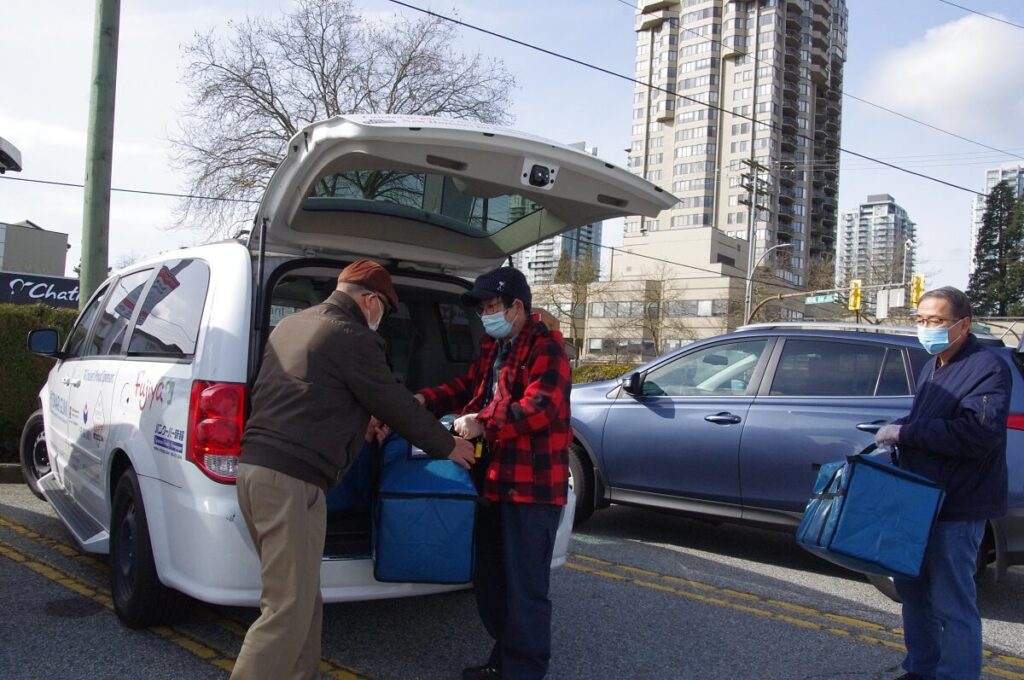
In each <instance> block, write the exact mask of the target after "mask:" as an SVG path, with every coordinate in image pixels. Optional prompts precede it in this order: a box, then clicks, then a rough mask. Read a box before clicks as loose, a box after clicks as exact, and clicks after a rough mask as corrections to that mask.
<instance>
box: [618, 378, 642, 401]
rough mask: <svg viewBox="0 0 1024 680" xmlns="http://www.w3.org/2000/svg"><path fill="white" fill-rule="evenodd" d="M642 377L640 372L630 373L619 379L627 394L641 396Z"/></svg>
mask: <svg viewBox="0 0 1024 680" xmlns="http://www.w3.org/2000/svg"><path fill="white" fill-rule="evenodd" d="M641 382H642V381H641V379H640V374H639V373H630V374H629V375H625V376H623V377H622V378H621V379H620V380H619V384H620V385H621V386H622V390H623V391H624V392H625V393H626V394H632V395H633V396H639V395H640V393H641Z"/></svg>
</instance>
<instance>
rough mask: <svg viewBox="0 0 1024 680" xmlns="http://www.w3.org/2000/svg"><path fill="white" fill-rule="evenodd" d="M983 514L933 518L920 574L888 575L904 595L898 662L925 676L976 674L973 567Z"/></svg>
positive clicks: (966, 677) (956, 679) (961, 679)
mask: <svg viewBox="0 0 1024 680" xmlns="http://www.w3.org/2000/svg"><path fill="white" fill-rule="evenodd" d="M984 533H985V522H984V521H983V520H978V521H970V522H936V524H935V528H934V529H932V534H931V537H930V538H929V541H928V549H927V550H926V551H925V555H924V564H923V565H922V566H921V575H920V576H918V577H917V578H914V579H904V578H897V579H893V580H894V581H895V584H896V590H897V591H898V592H899V594H900V597H901V598H902V599H903V640H904V642H905V643H906V646H907V657H906V659H904V660H903V668H904V669H905V670H907V671H908V672H910V673H915V674H916V675H920V676H921V677H922V678H927V680H971V679H975V678H978V677H979V676H980V675H981V615H980V614H978V601H977V593H976V591H975V586H974V572H975V567H976V564H977V558H978V546H979V545H980V544H981V538H982V536H983V535H984Z"/></svg>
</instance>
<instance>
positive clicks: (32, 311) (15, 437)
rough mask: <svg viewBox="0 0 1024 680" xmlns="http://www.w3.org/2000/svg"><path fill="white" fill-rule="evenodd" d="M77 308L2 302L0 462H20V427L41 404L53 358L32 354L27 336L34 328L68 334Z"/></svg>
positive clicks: (0, 338)
mask: <svg viewBox="0 0 1024 680" xmlns="http://www.w3.org/2000/svg"><path fill="white" fill-rule="evenodd" d="M77 314H78V313H77V311H76V310H74V309H55V308H53V307H47V306H46V305H11V304H0V356H2V357H3V361H0V385H2V386H3V389H0V462H9V463H12V462H17V460H18V442H19V441H20V439H21V429H22V428H23V427H24V426H25V421H26V420H27V419H28V417H29V415H31V414H32V412H33V411H35V410H36V409H37V408H39V390H40V389H41V388H42V386H43V384H44V383H45V382H46V374H47V373H49V371H50V368H52V367H53V360H52V359H48V358H46V357H38V356H34V355H32V354H29V351H28V348H27V347H26V342H25V338H26V336H27V335H28V332H29V331H30V330H32V329H34V328H56V329H57V330H58V331H59V332H60V337H61V339H63V338H65V337H67V334H68V331H69V330H70V328H71V324H73V323H74V321H75V317H76V316H77Z"/></svg>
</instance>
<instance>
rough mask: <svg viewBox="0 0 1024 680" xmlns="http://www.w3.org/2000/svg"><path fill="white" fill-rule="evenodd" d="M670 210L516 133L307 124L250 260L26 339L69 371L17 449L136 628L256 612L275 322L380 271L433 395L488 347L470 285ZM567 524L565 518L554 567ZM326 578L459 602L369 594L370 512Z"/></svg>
mask: <svg viewBox="0 0 1024 680" xmlns="http://www.w3.org/2000/svg"><path fill="white" fill-rule="evenodd" d="M674 201H675V199H674V198H673V197H672V196H670V195H669V194H667V193H665V192H663V191H662V190H660V189H658V188H657V187H655V186H653V185H652V184H650V183H648V182H646V181H644V180H642V179H640V178H638V177H636V176H634V175H633V174H631V173H629V172H627V171H626V170H623V169H621V168H618V167H615V166H613V165H610V164H608V163H605V162H603V161H601V160H599V159H597V158H595V157H593V156H590V155H588V154H585V153H582V152H580V151H577V150H575V149H571V148H569V147H567V146H563V145H561V144H557V143H554V142H550V141H547V140H543V139H540V138H537V137H532V136H527V135H522V134H519V133H515V132H512V131H510V130H507V129H503V128H498V127H492V126H487V125H479V124H473V123H465V122H456V121H449V120H442V119H436V118H424V117H411V116H392V115H366V116H343V117H337V118H333V119H330V120H327V121H323V122H320V123H316V124H313V125H310V126H309V127H307V128H305V129H303V130H302V131H301V132H299V133H298V134H297V135H296V136H295V137H294V138H293V139H292V140H291V142H290V143H289V145H288V149H287V155H286V156H285V158H283V159H282V161H281V165H280V166H279V167H278V169H277V171H276V172H275V174H274V176H273V178H272V179H271V181H270V183H269V185H268V187H267V190H266V192H265V194H264V197H263V200H262V202H261V203H260V206H259V209H258V211H257V213H256V215H255V218H254V222H253V229H252V232H251V234H250V236H249V237H248V239H247V241H248V242H247V243H242V242H241V241H235V240H232V241H226V242H222V243H215V244H210V245H203V246H198V247H194V248H186V249H182V250H177V251H173V252H171V253H165V254H163V255H160V256H157V257H153V258H150V259H147V260H145V261H143V262H138V263H136V264H133V265H132V266H130V267H128V268H126V269H124V270H123V271H121V272H118V273H117V274H115V275H113V276H111V277H110V278H109V279H108V280H107V281H106V282H104V283H103V285H102V286H100V288H99V289H98V290H97V291H96V292H95V294H94V295H93V296H92V297H91V299H90V300H89V301H88V304H87V305H86V306H85V308H84V310H83V312H82V313H81V315H80V316H79V318H78V320H77V322H76V323H75V325H74V327H73V329H72V331H71V333H70V335H69V337H68V338H67V339H66V340H65V341H64V343H63V345H60V343H59V339H58V338H57V333H56V331H54V330H51V329H41V330H37V331H33V332H32V333H31V334H30V335H29V348H30V349H31V350H32V351H34V352H36V353H38V354H43V355H47V356H52V357H54V358H56V360H57V362H56V365H55V366H54V367H53V369H52V370H51V371H50V374H49V379H48V381H47V383H46V385H45V387H44V388H43V389H42V391H41V392H40V410H39V411H38V412H37V413H35V414H33V416H32V417H31V418H30V419H29V421H28V423H27V424H26V427H25V431H24V433H23V436H22V452H21V455H22V464H23V468H24V469H25V471H26V478H27V479H28V482H29V484H30V486H31V487H32V488H33V491H35V492H36V493H38V494H41V495H42V496H43V497H45V498H46V499H47V500H48V501H49V502H50V503H51V505H52V506H53V508H54V510H55V511H56V512H57V514H58V515H59V516H60V517H61V519H62V520H63V521H64V523H65V524H66V525H67V527H68V529H69V530H70V531H71V533H72V534H74V536H75V538H76V539H77V540H78V542H79V543H81V545H82V546H83V547H84V549H86V550H88V551H90V552H96V553H109V554H110V556H111V560H110V561H111V569H110V574H111V590H112V594H113V600H114V604H115V609H116V611H117V613H118V615H119V616H120V617H121V619H122V620H123V621H124V622H125V623H126V624H128V625H129V626H136V627H138V626H148V625H153V624H155V623H157V622H159V621H160V620H161V619H162V617H163V616H164V614H165V610H166V609H167V603H168V602H169V598H170V596H171V595H172V594H173V591H180V592H182V593H185V594H187V595H190V596H192V597H194V598H197V599H199V600H202V601H205V602H211V603H217V604H226V605H244V606H257V605H258V604H259V595H260V573H259V561H258V559H257V557H256V554H255V551H254V548H253V545H252V543H251V541H250V538H249V534H248V532H247V530H246V527H245V522H244V521H243V519H242V516H241V514H240V513H239V510H238V504H237V501H236V496H235V488H234V478H235V470H236V465H237V460H238V455H239V452H240V438H241V434H242V428H243V426H244V424H245V415H246V404H247V395H248V390H249V386H250V385H251V384H252V381H253V379H254V377H255V376H256V373H257V371H258V369H259V361H260V357H261V354H262V348H263V346H264V343H265V342H266V338H267V335H268V334H269V332H270V331H271V329H272V328H273V327H274V325H275V324H276V323H277V322H278V321H280V320H281V319H282V318H283V317H284V316H286V315H288V314H291V313H293V312H296V311H298V310H301V309H305V308H306V307H309V306H310V305H315V304H317V303H319V302H321V301H322V300H323V299H324V298H326V297H327V296H328V295H329V294H330V292H331V291H332V290H333V289H334V286H335V282H336V277H337V274H338V272H339V270H340V269H341V268H342V267H344V266H345V265H346V264H347V263H349V262H351V261H352V260H354V259H357V258H371V259H373V260H376V261H377V262H380V263H381V264H383V265H384V266H386V267H387V268H388V270H389V271H390V272H391V275H392V277H393V279H394V282H395V286H396V288H397V290H398V293H399V296H400V298H401V300H402V304H401V308H400V309H399V310H398V311H397V313H394V314H392V315H390V316H389V317H388V318H387V320H386V321H385V323H384V324H383V325H382V327H381V329H380V332H381V333H382V335H383V336H384V337H385V338H386V340H387V353H388V360H389V362H390V364H391V366H392V368H393V370H394V372H395V375H396V376H397V377H398V378H399V379H400V380H402V381H403V382H404V383H405V384H406V385H407V386H408V387H409V388H410V389H414V390H415V389H417V388H419V387H422V386H426V385H433V384H437V383H439V382H442V381H445V380H447V379H449V378H451V377H453V376H454V375H456V374H457V373H459V372H460V371H462V370H464V369H465V368H466V366H467V365H468V363H469V362H470V361H471V360H472V358H473V355H474V352H475V350H476V347H477V342H478V340H479V338H480V334H481V332H482V329H481V326H480V322H479V320H478V319H477V318H476V315H474V314H469V313H467V310H466V309H465V308H463V307H462V306H461V304H460V302H459V295H460V293H462V292H464V291H465V290H466V289H467V288H468V287H469V283H468V281H469V280H471V279H472V278H473V277H475V276H476V275H478V274H480V273H481V272H483V271H486V270H488V269H491V268H493V267H496V266H499V265H501V264H502V263H503V262H504V261H505V260H506V259H507V258H508V256H509V255H510V254H511V253H514V252H515V251H517V250H520V249H522V248H524V247H526V246H529V245H531V244H533V243H536V242H538V241H541V240H543V239H545V238H548V237H550V236H553V235H555V234H558V233H560V232H563V231H565V230H567V229H570V228H572V227H576V226H580V225H584V224H589V223H593V222H597V221H599V220H604V219H608V218H614V217H620V216H624V215H631V214H642V215H647V216H652V217H653V216H655V215H657V214H658V213H659V212H660V211H661V210H662V209H664V208H667V207H669V206H670V205H672V204H673V203H674ZM570 496H571V494H570ZM572 519H573V518H572V504H571V503H570V506H568V507H567V511H566V512H565V513H564V514H563V518H562V523H561V526H560V528H559V538H558V541H557V544H556V548H555V557H554V560H553V564H554V565H555V566H557V565H558V564H561V563H562V562H564V560H565V554H566V549H567V545H568V540H569V533H570V529H571V526H572ZM321 578H322V586H323V599H324V601H325V602H339V601H345V600H359V599H372V598H385V597H400V596H407V595H420V594H425V593H430V592H438V591H441V590H446V589H449V588H450V586H439V585H426V584H396V583H381V582H378V581H375V580H374V578H373V567H372V563H371V550H370V520H369V516H368V515H366V514H364V515H361V516H360V515H358V514H356V515H345V516H341V517H334V516H332V517H331V518H330V521H329V525H328V529H327V540H326V547H325V550H324V559H323V565H322V568H321Z"/></svg>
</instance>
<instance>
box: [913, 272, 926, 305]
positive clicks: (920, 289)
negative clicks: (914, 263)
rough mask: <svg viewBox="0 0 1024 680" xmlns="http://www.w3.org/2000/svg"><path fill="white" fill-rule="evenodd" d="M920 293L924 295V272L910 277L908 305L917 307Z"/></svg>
mask: <svg viewBox="0 0 1024 680" xmlns="http://www.w3.org/2000/svg"><path fill="white" fill-rule="evenodd" d="M922 295H924V274H914V277H913V278H912V279H910V305H911V306H912V307H917V303H918V302H920V301H921V296H922Z"/></svg>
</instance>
